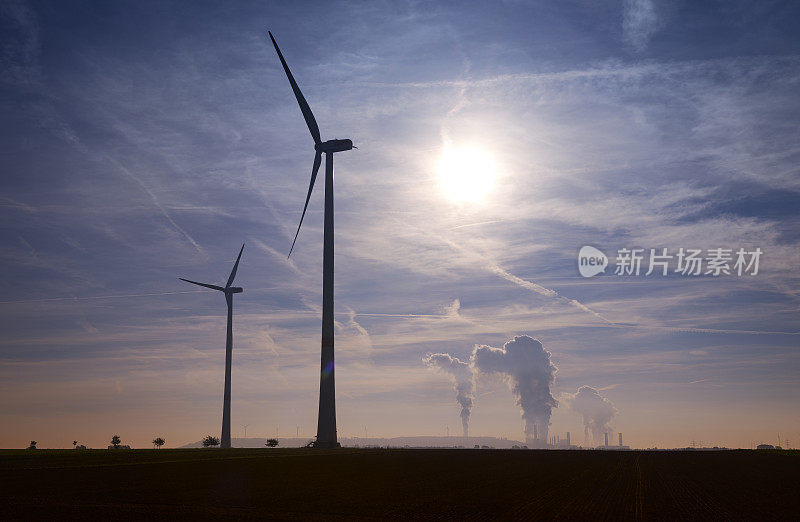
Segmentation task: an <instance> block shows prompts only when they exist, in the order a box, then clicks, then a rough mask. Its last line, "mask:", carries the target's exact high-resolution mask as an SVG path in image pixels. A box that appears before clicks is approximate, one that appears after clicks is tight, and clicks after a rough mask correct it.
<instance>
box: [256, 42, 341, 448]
mask: <svg viewBox="0 0 800 522" xmlns="http://www.w3.org/2000/svg"><path fill="white" fill-rule="evenodd" d="M269 37H270V39H271V40H272V45H274V46H275V51H276V52H277V53H278V58H279V59H280V61H281V65H283V70H284V71H285V72H286V77H287V78H288V79H289V85H291V87H292V91H293V92H294V96H295V98H297V103H298V104H299V105H300V111H301V112H302V113H303V118H304V119H305V120H306V125H307V126H308V130H309V132H311V137H312V138H313V140H314V151H315V153H314V166H313V167H312V168H311V182H310V183H309V185H308V194H306V203H305V205H304V206H303V213H302V215H301V216H300V224H299V225H298V226H297V232H296V233H295V235H294V241H292V247H291V248H290V249H289V255H290V256H291V255H292V250H294V244H295V242H296V241H297V236H298V235H299V234H300V227H301V226H302V225H303V218H304V217H305V215H306V209H308V200H309V199H311V192H312V191H313V190H314V181H316V179H317V172H318V171H319V167H320V164H321V163H322V153H323V152H324V153H325V219H324V238H323V251H322V349H321V353H320V377H319V415H318V417H317V440H316V442H315V444H314V445H315V447H318V448H337V447H339V446H340V445H339V442H338V440H337V436H336V385H335V381H334V361H333V332H334V328H333V154H334V153H335V152H344V151H346V150H350V149H353V148H354V147H353V142H352V141H350V140H339V139H336V140H328V141H322V138H321V137H320V132H319V126H318V125H317V120H316V119H314V114H313V113H312V112H311V108H310V107H309V106H308V102H306V99H305V97H304V96H303V93H302V92H300V88H299V87H298V86H297V82H295V80H294V76H292V72H291V71H290V70H289V66H288V65H287V64H286V60H284V59H283V54H282V53H281V50H280V48H278V43H277V42H276V41H275V38H274V37H273V36H272V33H271V32H270V33H269Z"/></svg>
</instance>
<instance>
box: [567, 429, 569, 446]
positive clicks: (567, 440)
mask: <svg viewBox="0 0 800 522" xmlns="http://www.w3.org/2000/svg"><path fill="white" fill-rule="evenodd" d="M567 447H568V448H569V432H567Z"/></svg>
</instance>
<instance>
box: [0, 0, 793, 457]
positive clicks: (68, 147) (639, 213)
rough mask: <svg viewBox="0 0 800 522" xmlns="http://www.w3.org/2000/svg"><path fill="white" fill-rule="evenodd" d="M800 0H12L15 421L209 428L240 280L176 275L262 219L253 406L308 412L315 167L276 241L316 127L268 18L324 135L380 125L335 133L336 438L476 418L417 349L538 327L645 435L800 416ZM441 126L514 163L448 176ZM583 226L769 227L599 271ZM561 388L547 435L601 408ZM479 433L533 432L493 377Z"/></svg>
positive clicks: (45, 431) (562, 377)
mask: <svg viewBox="0 0 800 522" xmlns="http://www.w3.org/2000/svg"><path fill="white" fill-rule="evenodd" d="M799 11H800V8H798V6H797V4H796V3H792V2H680V1H678V2H660V1H656V0H652V1H648V0H625V1H622V2H593V1H566V2H544V1H543V2H523V1H519V2H516V1H508V2H503V3H482V2H477V3H464V2H458V3H425V2H395V1H393V2H363V3H356V2H346V3H330V2H325V3H320V4H300V3H296V2H286V3H281V2H272V3H264V2H236V3H225V4H224V5H217V4H216V3H212V2H185V3H182V2H137V3H124V2H70V3H69V4H67V3H63V2H33V3H27V2H19V1H12V2H3V4H2V7H1V8H0V35H2V36H0V42H1V43H2V54H0V64H1V66H2V74H1V75H0V96H2V104H0V111H2V112H1V113H0V114H1V115H2V116H1V117H0V136H1V138H0V216H2V219H1V220H0V269H2V273H3V277H2V278H1V279H0V285H2V296H3V297H2V299H0V301H2V303H0V307H2V317H3V319H2V330H3V336H2V338H0V392H1V393H0V396H2V397H3V399H2V400H0V415H2V418H3V423H2V424H3V429H2V430H0V446H3V447H21V445H23V444H26V443H27V441H28V440H30V439H31V438H35V439H36V440H39V441H40V443H41V445H42V446H45V447H58V446H68V445H69V444H70V443H71V441H72V440H74V439H79V440H81V441H86V442H87V443H88V444H90V445H94V446H95V447H98V446H102V445H103V444H104V443H106V441H107V440H108V439H110V436H111V435H112V434H113V433H119V434H120V435H121V436H123V439H124V440H127V441H130V442H132V443H134V445H138V446H145V445H147V443H148V441H149V440H151V439H152V438H153V437H154V436H155V435H162V436H164V437H165V438H166V439H167V443H168V445H179V444H183V443H185V442H190V441H194V440H199V439H200V438H201V436H203V435H205V434H206V433H217V432H218V431H219V424H220V412H221V402H222V398H221V395H222V393H221V392H222V379H223V364H224V313H225V305H224V299H222V296H221V295H218V294H217V293H214V292H210V291H208V292H206V291H204V290H195V288H194V287H190V286H189V285H186V284H185V283H182V282H181V281H179V280H178V277H187V278H190V279H195V280H201V281H208V282H212V283H219V282H221V281H224V279H225V278H226V276H227V274H228V272H229V271H230V267H231V266H232V263H233V260H234V259H235V257H236V254H237V252H238V248H239V246H240V245H241V243H242V242H245V243H246V244H247V246H246V247H245V251H244V254H243V258H242V265H241V267H240V270H239V275H238V277H237V283H238V284H241V286H243V287H244V288H245V292H244V293H243V294H241V295H238V296H236V303H235V317H234V328H235V329H234V358H233V426H234V427H233V431H234V435H235V436H236V435H238V434H239V433H240V432H241V431H242V429H241V426H242V425H244V424H248V425H249V427H248V435H257V436H267V435H274V434H275V433H276V432H279V433H280V434H281V435H294V434H295V433H296V431H297V430H299V431H300V433H301V434H303V435H304V436H308V437H310V436H312V435H313V434H314V431H315V425H316V407H317V398H316V397H317V391H318V375H317V372H318V364H319V363H318V361H319V335H320V333H319V332H320V304H321V253H322V190H321V188H322V186H321V184H320V185H319V186H318V187H317V190H316V191H315V194H314V196H313V197H312V200H311V204H310V207H309V214H308V215H307V217H306V221H305V224H304V228H303V230H302V232H301V234H300V237H299V239H298V244H297V247H296V248H295V252H294V253H293V255H292V259H291V261H287V259H286V253H287V252H288V248H289V246H290V244H291V239H292V237H293V235H294V229H295V227H296V225H297V221H298V220H299V216H300V211H301V209H302V202H303V198H304V197H305V191H306V189H307V184H308V177H309V171H310V168H311V163H312V159H313V150H312V145H313V144H312V142H311V139H310V137H309V135H308V131H307V129H306V128H305V126H304V124H303V120H302V118H301V115H300V111H299V109H298V108H297V105H296V103H295V101H294V99H293V97H292V94H291V91H290V89H289V86H288V83H287V81H286V78H285V76H284V75H283V72H282V70H281V68H280V63H279V62H278V60H277V57H276V56H275V53H274V50H273V49H272V47H271V45H270V43H269V40H268V38H267V36H266V31H267V29H269V30H271V31H272V32H273V34H274V35H275V36H276V38H277V39H278V42H279V44H280V45H281V48H282V50H283V52H284V55H285V56H286V59H287V61H288V62H289V64H290V66H291V67H292V69H293V72H294V74H295V77H296V78H297V80H298V83H299V84H300V86H301V88H302V89H303V91H304V93H305V96H306V98H307V99H308V101H309V103H310V105H311V107H312V109H313V110H314V113H315V115H316V118H317V120H318V122H319V125H320V128H321V130H322V135H323V139H330V138H351V139H352V140H353V141H354V143H355V144H356V145H357V146H358V147H359V149H358V150H354V151H351V152H347V153H342V154H338V155H337V157H336V227H337V228H336V234H337V235H336V314H337V315H336V318H337V321H338V324H337V340H336V343H337V344H336V349H337V352H336V354H337V392H338V393H337V399H338V401H337V405H338V417H339V433H340V435H345V436H349V435H358V434H361V433H363V428H364V426H365V425H366V426H367V427H368V429H369V433H370V435H373V434H374V435H385V436H394V435H416V434H443V433H444V431H445V426H449V427H450V428H451V430H453V431H454V432H455V431H457V427H458V426H460V419H459V412H460V409H459V407H458V404H457V403H456V401H455V397H454V393H453V391H452V389H451V384H450V383H449V382H448V380H447V378H446V376H443V375H441V374H438V373H436V372H435V371H432V370H431V369H429V368H427V367H426V366H425V365H424V364H423V362H422V358H423V356H425V354H427V353H430V352H446V353H450V354H452V355H454V356H457V357H459V358H460V359H462V360H467V359H468V358H469V355H470V354H471V353H472V350H473V347H474V346H475V345H476V344H479V345H483V344H486V345H490V346H494V347H500V346H502V345H503V343H504V342H506V341H508V340H509V339H512V338H513V337H514V336H515V335H530V336H531V337H534V338H536V339H538V340H540V341H541V343H542V345H543V346H544V348H545V349H546V350H548V351H549V352H550V353H551V354H552V356H551V357H552V361H553V362H554V364H555V365H556V366H557V367H558V371H557V374H556V379H555V384H554V387H553V389H552V393H553V395H554V397H556V399H560V398H561V397H565V398H566V397H568V395H567V394H572V393H575V391H576V390H577V389H578V388H579V387H580V386H583V385H588V386H592V387H594V388H595V389H598V390H600V393H601V394H602V395H603V396H604V397H606V398H608V399H609V400H610V401H611V402H613V404H614V406H615V407H616V409H617V410H618V412H619V413H618V415H617V416H616V418H615V419H614V421H613V428H614V430H615V431H623V432H624V433H625V434H626V440H627V442H629V443H630V444H632V445H634V446H639V447H645V446H651V445H655V444H658V445H660V446H663V445H672V446H675V445H686V444H688V443H689V442H690V441H691V440H701V441H704V442H709V443H713V444H725V445H729V446H742V447H749V446H750V444H751V443H752V442H754V441H755V442H760V441H774V440H775V438H776V437H777V435H778V433H780V434H781V436H783V437H784V438H788V439H790V440H798V441H799V442H800V417H799V416H798V414H797V412H798V411H800V409H799V408H798V393H797V385H798V372H799V371H800V354H799V353H798V344H799V343H800V321H798V312H799V311H800V294H799V293H798V290H797V289H798V283H799V282H800V278H798V275H797V269H796V267H797V266H798V261H800V259H798V244H799V243H800V234H799V233H798V231H800V172H798V160H800V145H798V144H800V130H799V129H800V126H798V123H800V96H798V88H800V31H798V22H797V20H800V12H799ZM448 147H450V148H452V149H454V150H461V151H472V152H476V151H477V153H479V154H482V155H485V156H488V157H490V158H492V160H491V163H492V171H493V172H494V175H493V176H492V182H491V184H490V185H491V186H490V188H489V189H487V190H486V192H485V194H482V197H480V198H478V199H476V200H474V201H455V200H453V198H452V197H451V196H452V194H451V193H448V189H447V187H446V186H444V185H443V184H442V183H441V179H440V172H439V161H440V157H441V156H442V154H443V151H444V150H445V149H446V148H448ZM450 190H452V189H450ZM583 245H594V246H596V247H597V248H599V249H601V250H603V251H604V252H606V253H607V254H609V256H613V254H614V253H615V252H616V251H617V250H618V249H620V248H624V247H627V248H631V247H639V248H646V249H649V248H669V249H670V250H671V251H677V249H678V248H680V247H684V248H701V249H710V248H717V247H724V248H734V249H737V248H739V247H742V248H746V249H754V248H756V247H758V248H761V250H762V251H763V252H764V253H763V257H762V259H761V263H760V271H759V274H758V275H757V276H742V277H738V276H722V277H718V278H715V277H688V276H678V275H675V274H670V275H669V276H666V277H663V276H654V275H651V276H648V277H645V276H643V275H641V276H638V277H635V276H628V277H621V276H614V275H613V271H607V274H606V275H602V276H599V277H595V278H592V279H584V278H582V277H581V276H580V275H579V273H578V270H577V261H576V256H577V251H578V249H579V248H580V247H581V246H583ZM612 268H613V259H612ZM548 291H554V292H555V293H557V294H558V296H562V297H563V298H564V299H562V298H560V297H556V296H554V295H553V293H552V292H548ZM569 300H577V301H578V302H579V303H580V304H581V305H582V306H583V307H585V308H581V307H579V306H576V305H574V304H570V303H569V302H568V301H569ZM587 309H588V310H587ZM592 312H594V313H592ZM596 314H599V316H601V317H599V316H598V315H596ZM567 402H568V401H566V400H560V403H561V404H560V405H559V407H557V408H556V409H555V410H554V411H553V417H552V426H551V430H550V431H551V433H552V434H563V433H564V432H566V431H571V432H572V433H582V431H583V422H582V419H581V417H580V416H579V415H577V414H576V413H575V412H573V411H571V410H570V409H569V407H568V406H567ZM470 432H471V434H474V435H494V436H508V437H511V438H517V439H521V438H522V437H523V422H522V419H521V418H520V412H519V408H518V407H517V406H516V405H515V404H514V399H513V396H512V395H511V392H510V391H509V390H508V387H507V386H506V385H505V383H503V382H501V381H500V380H498V379H497V378H495V377H492V376H488V375H481V376H479V377H478V380H477V393H476V400H475V406H474V409H473V412H472V418H471V424H470ZM580 441H581V442H582V440H580Z"/></svg>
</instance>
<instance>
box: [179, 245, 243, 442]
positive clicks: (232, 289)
mask: <svg viewBox="0 0 800 522" xmlns="http://www.w3.org/2000/svg"><path fill="white" fill-rule="evenodd" d="M243 250H244V244H242V248H241V249H240V250H239V255H238V256H237V257H236V263H234V265H233V270H231V275H230V276H228V282H227V283H225V288H223V287H221V286H217V285H209V284H207V283H198V282H197V281H190V280H188V279H184V278H182V277H180V278H179V279H180V280H181V281H186V282H187V283H192V284H193V285H198V286H204V287H206V288H210V289H212V290H219V291H220V292H225V301H226V302H227V303H228V335H227V337H226V339H225V394H224V396H223V401H222V437H220V444H219V446H220V448H230V447H231V352H232V349H233V294H240V293H242V292H243V291H244V289H243V288H241V287H239V286H231V285H232V284H233V278H234V277H236V270H237V269H238V268H239V260H240V259H241V258H242V251H243Z"/></svg>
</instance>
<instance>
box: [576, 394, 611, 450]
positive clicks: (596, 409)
mask: <svg viewBox="0 0 800 522" xmlns="http://www.w3.org/2000/svg"><path fill="white" fill-rule="evenodd" d="M565 402H567V403H568V404H569V407H570V409H571V410H572V411H574V412H575V413H578V414H580V415H582V416H583V434H584V440H585V443H586V444H587V445H588V444H589V432H590V431H591V434H592V437H591V438H592V444H591V445H592V446H597V445H599V444H600V441H601V440H602V439H601V438H600V434H601V433H604V432H609V431H611V421H612V420H613V419H614V417H615V416H616V415H617V413H618V412H617V409H616V408H615V407H614V405H613V404H612V403H611V401H609V400H608V399H607V398H605V397H603V396H602V395H600V393H599V392H598V391H597V390H595V389H594V388H592V387H591V386H581V387H580V388H578V391H577V392H576V393H574V394H566V396H565ZM612 433H613V432H612Z"/></svg>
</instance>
